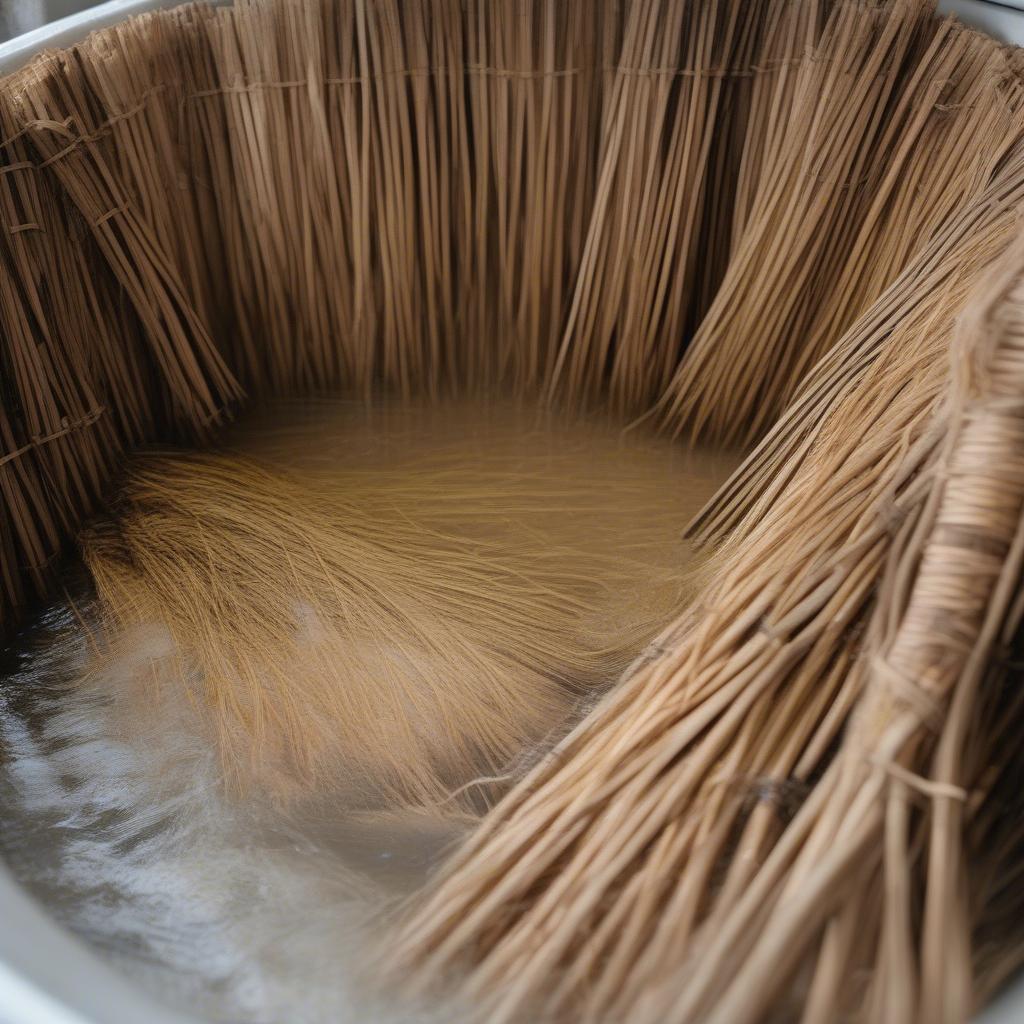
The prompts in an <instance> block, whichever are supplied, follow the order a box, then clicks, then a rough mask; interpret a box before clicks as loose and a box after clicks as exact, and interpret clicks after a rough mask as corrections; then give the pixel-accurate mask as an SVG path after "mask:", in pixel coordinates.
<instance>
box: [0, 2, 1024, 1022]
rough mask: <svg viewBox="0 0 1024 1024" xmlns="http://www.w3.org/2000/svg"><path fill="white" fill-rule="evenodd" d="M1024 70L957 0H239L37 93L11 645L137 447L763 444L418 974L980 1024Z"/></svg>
mask: <svg viewBox="0 0 1024 1024" xmlns="http://www.w3.org/2000/svg"><path fill="white" fill-rule="evenodd" d="M1020 67H1021V58H1020V54H1019V53H1018V52H1017V51H1016V50H1013V49H1007V48H1004V47H1001V46H999V45H998V44H996V43H995V42H993V41H992V40H989V39H987V38H985V37H984V36H982V35H980V34H978V33H975V32H972V31H969V30H967V29H965V28H963V27H962V26H960V25H958V24H957V23H955V22H954V21H950V20H943V19H939V18H937V17H936V16H935V14H934V12H933V9H932V6H931V5H930V4H929V3H926V2H924V0H838V2H831V0H757V2H755V3H740V2H739V0H711V2H693V0H631V2H628V3H623V4H615V5H613V4H596V5H595V4H592V3H588V2H584V0H570V2H567V3H557V4H555V3H547V2H542V0H499V2H497V3H495V2H483V0H481V2H477V0H465V2H457V0H413V2H399V0H373V2H369V3H366V2H361V0H360V2H357V0H351V2H349V0H325V2H322V3H315V4H307V3H300V2H298V0H245V2H242V3H239V4H236V5H235V6H234V7H231V8H219V9H210V8H206V7H202V6H186V7H183V8H179V9H176V10H173V11H168V12H161V13H156V14H152V15H146V16H144V17H142V18H138V19H134V20H132V21H130V22H127V23H125V24H124V25H122V26H118V27H116V28H114V29H110V30H107V31H105V32H102V33H99V34H98V35H96V36H94V37H92V38H91V39H89V40H87V41H86V42H84V43H82V44H80V45H78V46H76V47H74V48H72V49H71V50H69V51H66V52H63V53H59V54H49V55H44V56H42V57H40V58H37V59H36V60H35V61H33V62H32V63H31V64H30V65H29V66H28V67H27V68H26V69H24V70H22V71H20V72H18V73H16V74H14V75H13V76H10V77H9V78H7V79H5V80H4V81H3V83H2V85H0V125H2V126H3V133H4V139H3V146H2V147H0V210H2V211H3V218H4V223H5V225H6V227H7V230H6V231H5V232H0V303H2V305H0V319H2V325H3V327H2V330H3V339H4V346H3V353H2V358H3V361H2V364H0V382H2V384H0V386H2V388H3V411H2V418H0V437H2V442H3V445H4V448H5V452H6V454H4V455H3V456H2V457H0V458H2V462H0V486H2V487H3V503H2V506H0V516H2V522H3V530H2V534H0V538H2V539H0V543H2V545H3V558H2V564H3V573H4V591H3V593H4V597H3V601H4V605H3V609H2V614H3V623H4V628H5V629H11V628H13V626H14V624H15V623H16V622H17V621H18V618H19V616H20V614H21V613H22V611H23V609H24V608H25V606H26V604H27V603H28V602H29V601H30V600H31V599H32V598H33V596H34V595H38V594H41V593H44V592H46V590H47V589H48V588H49V587H51V586H52V584H53V581H54V578H55V577H54V571H55V559H56V557H57V555H58V554H59V552H60V551H61V549H62V546H63V545H64V543H65V542H66V540H67V539H68V538H69V537H70V536H72V535H73V534H74V533H75V531H76V530H77V528H78V526H79V524H80V523H81V522H82V520H83V518H84V516H86V515H87V514H88V513H89V512H90V511H91V510H93V509H94V508H96V507H97V506H98V503H99V502H100V500H101V498H102V496H103V495H104V494H105V493H106V491H107V484H108V482H109V480H110V478H111V476H112V474H113V472H114V471H115V470H116V468H117V466H118V465H119V464H120V462H121V454H120V453H121V452H122V451H123V450H125V449H126V448H129V447H131V446H133V445H134V444H136V443H137V442H139V441H143V440H148V441H152V440H162V441H166V440H178V439H185V438H188V439H191V440H199V441H203V440H206V439H208V438H209V437H210V436H211V434H212V433H213V432H214V431H215V429H216V427H217V425H218V423H219V422H220V421H222V420H223V419H224V418H225V417H226V416H227V414H228V413H230V411H231V409H232V408H233V407H234V406H235V405H236V404H237V403H238V402H239V401H240V400H241V398H242V396H243V395H247V396H266V395H271V394H274V395H276V394H289V395H296V394H309V393H315V392H322V391H334V390H343V391H349V392H352V393H355V394H360V395H370V394H374V393H378V392H386V393H391V394H397V395H400V396H405V397H412V396H419V397H422V398H424V399H426V400H428V401H434V400H437V399H438V398H439V397H441V396H443V395H453V394H471V393H484V394H491V395H493V394H497V393H511V394H514V395H517V396H521V397H524V398H535V399H541V400H545V401H549V402H552V403H556V404H560V405H564V406H567V407H569V408H570V409H573V410H579V409H581V408H584V407H589V406H609V407H612V408H614V409H616V410H618V411H622V412H629V413H636V414H645V413H650V420H649V422H651V423H653V424H655V425H657V426H658V427H659V428H660V429H662V430H664V431H667V432H669V433H672V434H678V435H682V436H686V437H688V438H696V439H707V440H711V441H715V442H734V441H743V442H745V443H747V442H749V443H751V444H753V445H754V447H753V449H752V451H751V452H750V454H749V456H748V458H747V459H746V460H745V462H744V464H743V466H741V468H740V469H739V470H738V471H737V473H736V474H735V476H734V477H733V478H732V480H731V481H730V482H729V483H728V484H726V486H725V487H723V488H722V490H721V491H720V492H719V495H718V497H717V498H716V499H715V500H714V501H713V502H712V503H711V504H710V505H709V506H708V508H707V510H706V511H705V513H704V514H703V515H702V516H701V517H700V518H699V519H698V520H697V522H696V524H695V528H694V529H695V533H694V536H695V538H696V539H697V540H699V541H702V542H704V543H705V544H707V545H708V547H709V549H710V551H711V554H710V562H709V566H708V572H709V582H708V584H707V586H706V589H705V590H704V592H703V593H702V595H701V596H700V598H699V599H698V601H697V602H696V603H695V604H694V606H693V607H692V608H691V609H690V610H689V611H687V612H686V613H685V615H683V616H681V617H680V619H679V621H677V622H676V623H675V625H674V626H673V627H672V628H671V629H669V630H668V631H667V632H666V633H665V634H664V635H663V636H662V638H661V640H660V641H659V643H658V644H657V645H656V646H655V647H654V648H652V650H651V651H650V657H649V658H648V659H647V660H646V661H645V662H644V663H643V664H641V665H639V666H637V667H636V668H635V670H634V671H633V672H632V674H631V675H630V677H629V678H628V679H627V680H625V681H624V682H623V683H622V684H621V685H620V686H619V687H618V688H616V689H615V690H613V692H612V693H611V694H610V696H609V697H608V698H607V700H606V701H605V702H604V703H603V704H602V705H601V706H600V707H598V708H597V709H596V710H595V711H594V712H593V713H592V714H591V715H589V716H588V717H587V718H586V719H585V720H584V721H583V723H582V724H581V725H580V726H579V727H578V728H577V729H576V730H575V731H574V732H573V733H571V734H570V735H569V736H568V737H567V738H566V739H565V740H564V741H563V742H562V743H561V744H560V745H559V746H558V747H557V749H556V752H555V755H554V756H553V757H552V758H551V759H550V760H548V761H546V762H544V763H542V764H541V765H539V766H538V767H537V768H536V769H535V771H534V772H533V773H532V775H531V776H530V777H528V778H527V779H526V780H524V782H523V783H522V784H521V785H520V786H519V787H517V788H516V789H515V790H514V791H513V792H512V793H511V794H509V796H508V797H507V798H506V799H504V800H503V801H502V802H501V803H500V804H499V805H498V807H497V808H496V809H495V810H494V811H493V812H492V813H491V815H490V816H488V817H487V818H485V820H484V822H483V824H482V825H481V827H480V829H479V830H478V831H477V832H476V833H475V834H474V835H473V836H472V837H471V838H470V839H469V840H468V842H467V844H466V846H465V847H464V849H463V850H462V851H461V852H460V853H458V854H457V855H456V856H455V858H454V860H453V861H452V862H451V864H450V865H449V866H448V867H447V868H446V870H445V872H444V873H443V876H442V878H441V879H440V880H439V882H438V884H437V886H436V888H435V889H434V891H433V892H432V893H431V894H430V896H429V897H428V898H427V899H426V900H425V901H424V903H423V905H422V906H421V907H420V909H419V912H418V915H417V916H416V917H415V918H414V920H413V921H412V922H411V923H409V925H408V926H407V929H406V931H405V933H404V942H403V943H402V944H401V945H399V946H398V948H397V954H396V955H397V956H398V959H399V960H401V961H402V962H403V963H404V964H406V965H410V964H411V965H415V966H416V968H417V969H418V970H419V972H420V973H419V977H420V978H422V979H430V981H431V982H433V981H436V980H438V979H442V978H452V979H453V981H454V983H455V985H456V986H457V988H458V990H459V991H460V992H461V994H462V996H463V997H464V998H465V999H466V1000H467V1001H468V1002H469V1003H470V1004H471V1005H473V1006H475V1007H476V1008H477V1010H478V1012H479V1013H481V1014H484V1015H487V1019H489V1020H493V1021H501V1020H510V1019H515V1018H517V1017H520V1016H523V1015H531V1016H533V1017H550V1018H554V1019H601V1018H605V1019H611V1020H620V1019H624V1018H626V1017H627V1016H628V1019H630V1020H637V1021H644V1020H651V1021H654V1020H657V1021H697V1020H700V1021H706V1020H712V1021H721V1022H722V1024H742V1022H744V1021H755V1020H768V1019H776V1018H778V1017H780V1016H781V1017H783V1018H795V1019H800V1018H802V1019H803V1020H805V1021H808V1022H812V1021H832V1020H835V1019H838V1018H841V1017H842V1016H843V1015H847V1016H852V1017H858V1016H859V1017H861V1018H865V1019H870V1020H892V1021H906V1020H918V1021H921V1022H922V1024H923V1022H928V1024H933V1022H945V1021H948V1022H954V1021H960V1020H963V1019H964V1018H965V1016H966V1015H967V1014H968V1013H969V1012H970V1011H971V1008H972V1007H974V1006H975V1005H976V1004H977V1003H978V1002H979V1001H980V1000H981V999H983V998H985V997H986V996H987V995H988V994H989V993H990V992H991V990H992V989H993V987H994V986H995V985H997V984H998V983H999V982H1000V981H1001V980H1002V979H1003V978H1005V977H1006V976H1007V974H1008V972H1010V971H1011V970H1012V969H1013V967H1014V966H1015V964H1016V963H1017V962H1018V961H1019V959H1020V957H1021V953H1022V951H1024V942H1022V938H1021V935H1020V931H1019V926H1016V927H1015V926H1014V922H1013V917H1012V915H1011V914H1010V913H1009V912H1008V911H1007V907H1008V906H1013V905H1015V904H1012V903H1010V902H1009V900H1008V899H1007V894H1010V893H1012V892H1014V891H1015V887H1014V884H1013V883H1014V880H1015V879H1016V878H1017V877H1018V875H1017V873H1018V872H1019V865H1020V857H1019V850H1020V846H1019V841H1020V830H1019V825H1016V824H1014V822H1015V821H1019V819H1018V818H1015V817H1013V816H1012V815H1006V814H1003V813H1002V811H1003V810H1004V807H1005V805H1004V804H1003V802H1002V801H1004V800H1007V799H1010V800H1011V801H1012V800H1013V799H1014V798H1013V797H1012V796H1008V794H1012V792H1013V780H1014V779H1018V778H1019V770H1020V766H1019V763H1018V762H1019V758H1018V756H1017V754H1016V753H1015V751H1014V749H1013V747H1014V744H1013V742H1012V737H1013V735H1014V727H1015V725H1016V723H1018V722H1019V721H1020V705H1019V699H1017V697H1016V695H1015V693H1014V688H1013V686H1012V682H1008V681H1007V677H1006V671H1005V663H1006V650H1007V649H1008V648H1010V647H1011V646H1012V643H1013V641H1014V639H1015V634H1016V627H1017V625H1018V623H1019V618H1020V611H1021V602H1020V600H1019V593H1020V575H1021V574H1020V566H1019V564H1018V563H1019V557H1018V556H1019V552H1018V547H1019V546H1020V541H1019V536H1018V534H1019V522H1020V512H1021V507H1020V505H1021V502H1020V498H1021V495H1020V493H1018V492H1019V486H1018V485H1019V480H1018V479H1017V472H1016V467H1017V466H1018V464H1019V455H1020V453H1019V451H1018V447H1019V442H1020V437H1019V429H1018V428H1019V415H1020V398H1019V396H1020V394H1021V386H1020V381H1019V379H1018V370H1019V367H1018V366H1017V362H1018V359H1017V356H1018V355H1019V353H1017V354H1015V352H1016V346H1017V344H1018V342H1019V337H1018V333H1019V331H1018V326H1019V325H1018V324H1017V319H1016V318H1017V314H1018V312H1019V302H1020V295H1019V283H1018V275H1019V272H1020V267H1021V265H1022V263H1024V255H1022V254H1021V252H1020V251H1019V249H1015V248H1013V247H1012V243H1013V240H1014V238H1015V236H1016V235H1017V234H1018V233H1019V224H1020V211H1021V209H1022V203H1024V195H1022V189H1024V145H1022V142H1024V140H1022V135H1024V131H1022V128H1024V105H1022V92H1021V81H1020ZM1006 252H1009V253H1010V255H1008V256H1006V257H1005V258H1006V260H1007V262H1006V263H1005V264H1001V265H1000V266H1001V268H1002V269H1000V270H999V271H998V273H994V272H993V271H992V268H993V267H994V266H996V265H997V264H999V261H1000V259H1002V258H1003V257H1004V253H1006ZM972 296H973V299H971V297H972ZM968 307H969V308H970V309H971V310H972V311H973V312H971V313H970V315H969V316H964V310H965V309H967V308H968ZM958 324H959V326H958ZM968 866H969V870H968Z"/></svg>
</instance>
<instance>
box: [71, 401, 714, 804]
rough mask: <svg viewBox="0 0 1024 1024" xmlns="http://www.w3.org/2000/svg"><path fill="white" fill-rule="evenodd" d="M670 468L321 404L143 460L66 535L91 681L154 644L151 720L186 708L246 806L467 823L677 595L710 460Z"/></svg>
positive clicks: (514, 424) (392, 411) (556, 442)
mask: <svg viewBox="0 0 1024 1024" xmlns="http://www.w3.org/2000/svg"><path fill="white" fill-rule="evenodd" d="M268 417H269V418H268ZM672 455H673V452H672V449H671V447H670V446H669V445H668V444H667V443H665V442H661V443H660V444H650V443H647V444H644V443H641V442H639V441H637V440H634V441H631V442H627V441H626V440H624V439H622V438H620V437H619V436H618V435H617V434H616V433H615V432H614V431H612V430H610V429H609V428H607V427H605V428H603V429H602V428H601V426H600V425H599V424H594V423H586V424H572V425H570V424H566V423H564V422H559V418H557V417H552V416H546V417H540V418H538V417H537V415H536V413H535V412H534V413H532V414H528V413H527V412H525V411H523V410H516V409H514V408H505V407H497V408H495V407H481V406H480V405H479V403H470V404H469V405H468V406H452V405H451V404H450V403H439V404H434V405H431V406H421V407H419V408H417V407H415V406H412V407H410V406H409V405H408V404H403V405H401V406H400V407H397V408H388V407H384V408H382V409H375V410H372V411H370V412H365V411H364V410H362V406H361V403H351V402H350V403H336V402H330V401H322V402H319V403H314V405H313V407H312V408H310V407H309V406H306V407H305V408H303V409H302V410H296V409H292V408H289V407H288V406H287V405H286V406H284V407H283V408H282V407H280V406H277V407H272V408H271V409H269V410H265V411H264V413H263V416H262V417H261V419H260V420H259V421H257V422H255V423H249V424H244V425H242V424H240V425H239V427H238V428H237V429H236V430H235V431H233V432H232V443H231V446H230V447H229V448H226V449H223V450H218V451H216V452H212V453H204V454H197V453H194V452H179V453H168V454H164V455H150V456H147V457H144V458H135V459H133V460H131V462H130V463H129V466H128V471H127V476H126V479H125V481H124V483H123V484H122V485H121V486H120V487H119V488H118V492H117V496H116V499H115V503H114V514H113V515H112V516H111V517H108V518H106V519H104V520H102V521H100V522H99V523H97V525H96V526H94V527H93V528H92V529H90V530H87V531H86V532H85V534H84V535H83V537H82V540H81V544H82V548H83V555H84V560H85V564H86V566H87V568H88V570H89V572H90V574H91V577H92V579H93V581H94V583H95V587H96V592H97V597H98V601H97V603H96V609H97V612H98V613H99V615H100V617H101V618H100V624H99V625H98V626H97V627H96V628H94V630H93V641H94V647H95V648H96V655H97V656H96V658H95V660H96V662H97V664H96V665H95V666H94V668H93V669H92V671H94V672H102V671H103V666H104V664H106V663H109V662H111V661H113V662H114V663H117V662H118V661H119V660H127V659H129V658H130V656H131V649H132V648H133V647H134V646H137V644H138V639H137V638H138V636H139V635H140V634H141V633H143V632H144V631H145V630H154V629H160V630H163V631H164V632H166V634H167V635H169V636H170V638H171V643H170V644H169V645H168V652H167V653H166V655H165V656H163V657H161V658H154V659H152V660H153V669H152V671H153V679H154V680H159V685H157V683H156V682H154V684H153V686H152V687H151V690H152V692H151V694H150V699H151V701H152V702H153V703H152V706H151V709H150V713H151V714H157V713H158V711H157V708H158V706H159V705H160V704H161V701H162V700H163V699H164V698H166V699H169V700H171V701H172V702H173V701H178V700H180V699H181V698H180V694H181V693H186V694H188V696H189V698H190V700H191V701H192V702H193V703H194V704H195V706H196V707H197V708H198V709H202V710H201V712H200V717H201V718H204V719H205V721H206V726H207V732H208V733H209V734H210V735H211V737H212V739H211V741H212V744H213V746H214V748H215V749H216V750H217V751H218V753H219V755H220V757H221V761H222V765H223V774H224V777H225V779H226V780H227V781H228V784H229V788H230V789H232V790H234V791H236V792H238V793H239V794H240V795H247V794H252V793H254V792H258V793H260V794H262V795H263V796H264V798H269V799H270V800H272V801H275V802H277V803H279V804H284V805H287V804H290V803H298V804H300V805H302V804H306V805H308V804H309V803H310V802H314V803H323V802H324V801H327V800H329V801H330V806H331V808H332V813H334V814H337V813H341V812H342V811H343V810H352V809H356V810H371V811H376V812H381V813H390V812H393V811H396V810H405V809H410V808H420V809H430V810H431V811H433V812H435V813H437V812H440V813H443V814H444V815H446V816H448V817H451V816H452V815H454V814H456V813H457V812H462V813H464V814H468V815H474V814H478V813H479V812H480V811H481V810H482V809H485V808H486V807H488V806H489V805H490V804H491V803H493V802H494V799H495V798H496V796H497V795H499V794H501V793H502V792H503V791H504V790H505V789H507V788H508V784H509V781H510V779H511V778H512V777H513V776H514V774H515V773H516V772H519V773H520V774H521V771H522V764H521V762H522V758H523V756H524V752H527V753H529V752H532V751H533V750H534V749H535V748H538V747H543V746H544V745H550V744H551V743H552V742H553V741H554V739H555V738H557V736H558V735H559V734H560V733H561V732H564V731H565V728H566V726H567V725H568V724H569V723H570V722H571V720H572V717H573V716H574V715H577V716H578V714H579V711H580V708H581V707H585V706H588V705H592V704H593V703H594V702H595V700H596V697H597V695H599V694H600V693H601V692H603V690H604V689H605V688H606V687H607V685H608V684H609V682H610V681H612V680H614V679H616V678H618V677H619V676H620V675H621V674H622V672H623V671H624V670H625V669H626V668H627V667H628V665H629V664H630V663H631V662H632V661H633V660H634V659H635V658H636V657H637V656H638V655H639V654H640V652H641V651H642V649H643V648H644V646H645V645H646V644H647V643H648V642H649V641H650V640H651V638H652V637H653V636H655V635H656V634H657V633H658V632H660V630H661V629H662V628H663V627H664V625H665V623H666V622H667V621H668V620H669V619H670V618H671V616H672V614H673V612H674V610H675V609H677V608H679V607H680V606H681V605H684V604H686V603H687V602H688V600H689V598H690V596H692V594H693V592H694V589H695V586H696V580H697V566H696V565H695V564H694V563H693V560H692V557H691V555H690V552H689V551H688V547H689V545H687V544H686V543H685V542H683V541H682V539H681V538H680V536H679V530H678V524H679V508H680V507H683V508H685V507H687V506H689V507H690V508H691V509H693V510H695V509H697V508H699V507H700V506H701V504H703V502H704V501H705V500H706V499H707V498H708V497H709V496H710V495H711V493H712V492H713V490H714V486H713V483H712V481H713V480H714V479H715V476H714V468H715V467H714V466H711V467H709V466H707V465H706V463H707V462H708V461H709V460H707V459H703V460H702V459H699V458H694V457H685V456H683V455H682V454H681V453H680V457H679V458H673V457H672ZM716 461H718V462H719V463H720V460H716ZM720 464H721V463H720ZM724 465H727V466H728V465H730V464H729V463H725V464H724ZM724 476H725V471H724V470H722V469H720V470H719V472H718V478H719V479H722V478H724ZM510 772H511V773H512V774H511V775H510V774H509V773H510Z"/></svg>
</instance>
